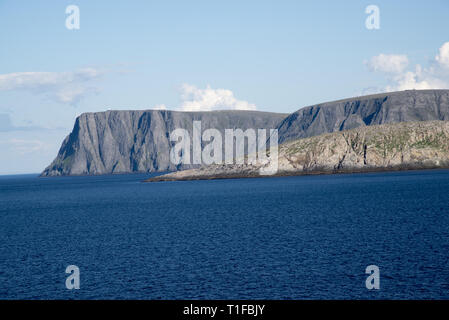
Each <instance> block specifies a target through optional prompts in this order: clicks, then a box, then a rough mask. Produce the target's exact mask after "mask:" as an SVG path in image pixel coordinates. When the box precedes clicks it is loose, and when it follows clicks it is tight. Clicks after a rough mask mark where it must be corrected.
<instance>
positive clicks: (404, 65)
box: [365, 42, 449, 91]
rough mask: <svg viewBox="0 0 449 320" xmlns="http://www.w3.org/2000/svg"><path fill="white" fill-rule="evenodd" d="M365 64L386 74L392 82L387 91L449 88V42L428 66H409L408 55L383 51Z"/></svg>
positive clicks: (386, 88)
mask: <svg viewBox="0 0 449 320" xmlns="http://www.w3.org/2000/svg"><path fill="white" fill-rule="evenodd" d="M365 65H367V67H368V69H369V70H370V71H372V72H380V73H383V74H385V76H386V79H387V81H388V82H389V83H390V84H388V85H387V86H386V87H385V88H384V90H385V91H400V90H411V89H416V90H420V89H447V88H449V42H446V43H444V44H443V45H442V46H441V47H440V48H439V50H438V54H437V55H436V56H435V58H434V59H433V60H431V61H430V62H429V65H428V66H427V67H423V66H421V65H420V64H416V65H415V66H414V67H412V68H408V65H409V59H408V57H407V56H406V55H398V54H382V53H381V54H379V55H377V56H375V57H372V58H371V59H370V60H369V61H365Z"/></svg>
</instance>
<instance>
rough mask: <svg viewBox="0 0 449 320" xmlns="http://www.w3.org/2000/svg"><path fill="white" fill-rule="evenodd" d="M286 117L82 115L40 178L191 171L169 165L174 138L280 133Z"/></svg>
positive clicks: (264, 114)
mask: <svg viewBox="0 0 449 320" xmlns="http://www.w3.org/2000/svg"><path fill="white" fill-rule="evenodd" d="M285 116H286V114H280V113H269V112H257V111H213V112H177V111H165V110H147V111H106V112H96V113H84V114H82V115H80V116H79V117H78V118H77V119H76V121H75V125H74V127H73V130H72V132H71V133H70V134H69V135H68V136H67V137H66V138H65V140H64V141H63V143H62V146H61V148H60V150H59V152H58V155H57V157H56V159H55V160H54V161H53V162H52V163H51V164H50V165H49V166H48V167H47V168H46V169H45V170H44V171H43V172H42V174H41V176H60V175H85V174H108V173H129V172H155V171H173V170H179V169H185V168H190V167H192V165H180V166H175V165H173V164H172V163H171V162H170V159H169V151H170V146H171V142H170V133H171V132H172V131H173V130H174V129H177V128H184V129H187V130H188V131H189V132H190V134H191V133H192V124H193V121H194V120H199V121H201V124H202V128H203V130H204V129H208V128H216V129H218V130H219V131H220V132H222V133H223V132H224V129H235V128H241V129H242V130H245V129H247V128H266V129H270V128H276V127H277V125H278V124H279V122H280V121H281V120H282V119H284V118H285Z"/></svg>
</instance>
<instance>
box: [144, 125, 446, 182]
mask: <svg viewBox="0 0 449 320" xmlns="http://www.w3.org/2000/svg"><path fill="white" fill-rule="evenodd" d="M267 166H269V164H256V165H253V164H251V165H248V164H239V165H237V164H233V165H224V164H220V165H217V164H215V165H210V166H204V167H201V168H198V169H189V170H183V171H177V172H172V173H168V174H164V175H160V176H156V177H152V178H150V179H147V180H145V181H146V182H158V181H181V180H211V179H235V178H257V177H279V176H296V175H318V174H338V173H362V172H384V171H402V170H421V169H442V168H449V121H422V122H402V123H396V124H387V125H379V126H369V127H362V128H356V129H352V130H347V131H341V132H334V133H328V134H323V135H319V136H315V137H311V138H305V139H298V140H294V141H290V142H287V143H284V144H282V145H280V146H279V157H278V170H277V172H276V173H275V174H273V175H261V174H260V173H259V172H260V169H262V168H264V167H267Z"/></svg>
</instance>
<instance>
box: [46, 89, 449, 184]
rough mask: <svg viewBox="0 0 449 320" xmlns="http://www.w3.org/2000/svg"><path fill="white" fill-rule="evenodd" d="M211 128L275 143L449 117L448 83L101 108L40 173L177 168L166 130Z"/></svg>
mask: <svg viewBox="0 0 449 320" xmlns="http://www.w3.org/2000/svg"><path fill="white" fill-rule="evenodd" d="M194 120H201V121H202V129H203V131H204V130H205V129H207V128H216V129H218V130H219V131H220V132H222V133H223V130H224V129H236V128H240V129H242V130H245V129H247V128H253V129H257V128H265V129H270V128H277V129H278V130H279V143H283V142H288V141H292V140H296V139H300V138H307V137H312V136H316V135H320V134H323V133H331V132H338V131H343V130H349V129H354V128H358V127H366V126H372V125H380V124H388V123H398V122H409V121H431V120H449V90H409V91H401V92H391V93H384V94H377V95H369V96H364V97H356V98H350V99H344V100H339V101H333V102H326V103H322V104H318V105H314V106H309V107H305V108H302V109H299V110H298V111H296V112H294V113H292V114H290V115H286V114H278V113H267V112H257V111H215V112H176V111H161V110H149V111H106V112H98V113H85V114H82V115H81V116H79V117H78V118H77V119H76V122H75V126H74V128H73V131H72V133H70V135H69V136H68V137H67V138H66V139H65V140H64V142H63V143H62V146H61V148H60V150H59V153H58V155H57V157H56V159H55V160H54V161H53V162H52V163H51V164H50V165H49V166H48V167H47V168H46V169H45V170H44V172H43V173H42V176H57V175H81V174H108V173H128V172H157V171H175V170H182V169H189V168H192V167H193V166H192V165H181V166H175V165H173V164H171V163H170V161H169V150H170V146H171V145H172V144H171V143H170V141H169V135H170V132H171V131H172V130H174V129H176V128H184V129H187V130H188V131H189V132H190V133H191V132H192V122H193V121H194Z"/></svg>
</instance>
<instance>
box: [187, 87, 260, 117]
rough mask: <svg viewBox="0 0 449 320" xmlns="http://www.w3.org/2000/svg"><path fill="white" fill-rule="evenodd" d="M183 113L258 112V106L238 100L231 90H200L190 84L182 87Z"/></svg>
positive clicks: (207, 88)
mask: <svg viewBox="0 0 449 320" xmlns="http://www.w3.org/2000/svg"><path fill="white" fill-rule="evenodd" d="M181 100H182V104H181V106H180V107H179V109H180V110H181V111H211V110H256V105H254V104H252V103H249V102H247V101H243V100H238V99H236V98H235V97H234V94H233V93H232V91H231V90H227V89H212V88H211V87H210V86H207V87H206V89H198V88H197V87H195V86H193V85H189V84H184V85H183V86H182V94H181Z"/></svg>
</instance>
